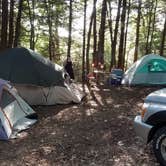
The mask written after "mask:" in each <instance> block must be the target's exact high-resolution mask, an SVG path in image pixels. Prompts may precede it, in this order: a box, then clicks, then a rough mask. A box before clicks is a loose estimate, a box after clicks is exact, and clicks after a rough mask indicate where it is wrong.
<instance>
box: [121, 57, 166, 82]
mask: <svg viewBox="0 0 166 166" xmlns="http://www.w3.org/2000/svg"><path fill="white" fill-rule="evenodd" d="M122 84H127V85H166V58H164V57H162V56H159V55H155V54H149V55H145V56H143V57H142V58H141V59H139V60H138V61H136V62H135V63H134V64H133V65H132V66H131V67H130V68H129V69H128V70H127V71H126V72H125V74H124V77H123V80H122Z"/></svg>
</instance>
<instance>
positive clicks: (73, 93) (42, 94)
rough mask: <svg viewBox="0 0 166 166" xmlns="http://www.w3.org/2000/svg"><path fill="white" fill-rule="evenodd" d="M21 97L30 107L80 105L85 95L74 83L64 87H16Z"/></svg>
mask: <svg viewBox="0 0 166 166" xmlns="http://www.w3.org/2000/svg"><path fill="white" fill-rule="evenodd" d="M14 86H15V87H16V89H17V90H18V93H19V95H20V96H21V97H22V98H23V99H24V100H25V101H26V102H27V103H28V104H30V105H55V104H69V103H71V102H74V103H80V102H81V100H82V98H83V97H84V96H85V93H83V92H82V91H81V89H80V88H79V87H78V86H77V85H76V84H74V83H72V84H70V85H66V86H65V87H64V86H51V87H41V86H33V85H20V84H19V85H18V84H17V85H16V84H15V85H14Z"/></svg>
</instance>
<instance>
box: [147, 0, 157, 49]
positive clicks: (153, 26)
mask: <svg viewBox="0 0 166 166" xmlns="http://www.w3.org/2000/svg"><path fill="white" fill-rule="evenodd" d="M156 9H157V0H156V2H155V6H154V13H153V22H152V31H151V39H150V43H149V51H150V52H152V44H153V36H154V29H155V22H156Z"/></svg>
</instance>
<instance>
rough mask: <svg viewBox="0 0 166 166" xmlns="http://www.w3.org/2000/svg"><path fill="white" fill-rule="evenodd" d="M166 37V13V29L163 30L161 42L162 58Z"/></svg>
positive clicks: (165, 26) (165, 24)
mask: <svg viewBox="0 0 166 166" xmlns="http://www.w3.org/2000/svg"><path fill="white" fill-rule="evenodd" d="M165 37H166V13H165V23H164V29H163V33H162V40H161V47H160V55H161V56H164V44H165Z"/></svg>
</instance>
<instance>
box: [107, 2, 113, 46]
mask: <svg viewBox="0 0 166 166" xmlns="http://www.w3.org/2000/svg"><path fill="white" fill-rule="evenodd" d="M107 11H109V13H110V14H109V13H108V12H107V13H108V17H109V18H108V25H109V31H110V39H111V43H112V42H113V30H112V7H111V1H109V2H108V10H107Z"/></svg>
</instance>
